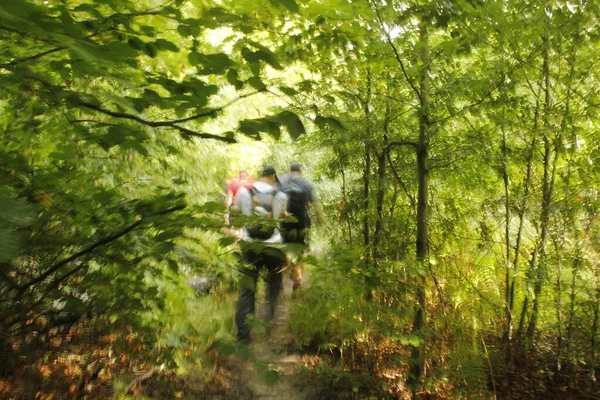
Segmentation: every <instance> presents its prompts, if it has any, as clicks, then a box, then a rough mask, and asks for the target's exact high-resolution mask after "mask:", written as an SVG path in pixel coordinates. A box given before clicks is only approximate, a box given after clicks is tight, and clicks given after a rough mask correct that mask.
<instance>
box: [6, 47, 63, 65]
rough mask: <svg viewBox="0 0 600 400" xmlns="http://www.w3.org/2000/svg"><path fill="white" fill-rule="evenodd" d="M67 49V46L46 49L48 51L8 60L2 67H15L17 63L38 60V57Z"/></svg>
mask: <svg viewBox="0 0 600 400" xmlns="http://www.w3.org/2000/svg"><path fill="white" fill-rule="evenodd" d="M65 49H66V47H56V48H54V49H50V50H46V51H43V52H41V53H38V54H34V55H32V56H29V57H24V58H18V59H16V60H12V61H11V62H8V63H5V64H0V68H10V67H14V66H15V65H17V64H20V63H23V62H27V61H32V60H37V59H38V58H42V57H44V56H47V55H48V54H52V53H56V52H59V51H61V50H65Z"/></svg>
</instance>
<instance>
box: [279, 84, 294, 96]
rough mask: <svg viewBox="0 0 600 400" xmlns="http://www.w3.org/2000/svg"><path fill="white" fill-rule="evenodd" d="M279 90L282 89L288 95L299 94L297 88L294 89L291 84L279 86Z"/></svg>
mask: <svg viewBox="0 0 600 400" xmlns="http://www.w3.org/2000/svg"><path fill="white" fill-rule="evenodd" d="M279 90H281V91H282V92H283V93H284V94H287V95H288V96H294V95H296V94H298V92H297V91H296V89H293V88H291V87H289V86H279Z"/></svg>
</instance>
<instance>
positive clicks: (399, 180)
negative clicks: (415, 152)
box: [384, 146, 417, 215]
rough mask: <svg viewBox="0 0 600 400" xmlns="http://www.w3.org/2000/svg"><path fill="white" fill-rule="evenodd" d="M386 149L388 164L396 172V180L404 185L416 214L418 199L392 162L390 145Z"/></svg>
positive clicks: (403, 187) (403, 188)
mask: <svg viewBox="0 0 600 400" xmlns="http://www.w3.org/2000/svg"><path fill="white" fill-rule="evenodd" d="M384 151H385V157H386V159H387V161H388V164H389V165H390V169H391V170H392V173H393V174H394V177H395V178H396V180H397V181H398V183H399V184H400V186H401V187H402V190H404V193H405V194H406V197H408V199H409V200H410V205H411V207H412V209H413V213H414V214H415V215H417V201H416V199H415V196H413V195H412V194H411V193H410V192H409V190H408V188H407V187H406V184H405V183H404V180H402V178H401V177H400V174H398V171H397V170H396V166H395V165H394V163H393V162H392V158H391V157H390V147H389V146H388V148H387V149H385V150H384Z"/></svg>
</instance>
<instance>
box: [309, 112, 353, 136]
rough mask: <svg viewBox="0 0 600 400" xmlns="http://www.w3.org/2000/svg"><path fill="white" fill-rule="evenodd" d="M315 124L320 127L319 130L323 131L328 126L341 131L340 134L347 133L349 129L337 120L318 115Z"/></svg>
mask: <svg viewBox="0 0 600 400" xmlns="http://www.w3.org/2000/svg"><path fill="white" fill-rule="evenodd" d="M315 123H316V124H317V125H318V126H319V128H321V129H325V128H326V127H327V126H329V127H331V128H333V129H335V130H337V131H340V132H346V131H347V129H346V128H345V127H344V125H342V123H341V122H340V121H338V120H337V119H335V118H331V117H323V116H321V115H317V117H316V118H315Z"/></svg>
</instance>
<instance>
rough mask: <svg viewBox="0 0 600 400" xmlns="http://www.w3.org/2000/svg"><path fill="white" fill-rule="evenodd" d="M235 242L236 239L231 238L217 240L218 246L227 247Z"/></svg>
mask: <svg viewBox="0 0 600 400" xmlns="http://www.w3.org/2000/svg"><path fill="white" fill-rule="evenodd" d="M236 241H237V239H236V238H234V237H231V236H226V237H222V238H220V239H219V246H221V247H227V246H230V245H232V244H234V243H235V242H236Z"/></svg>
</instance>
